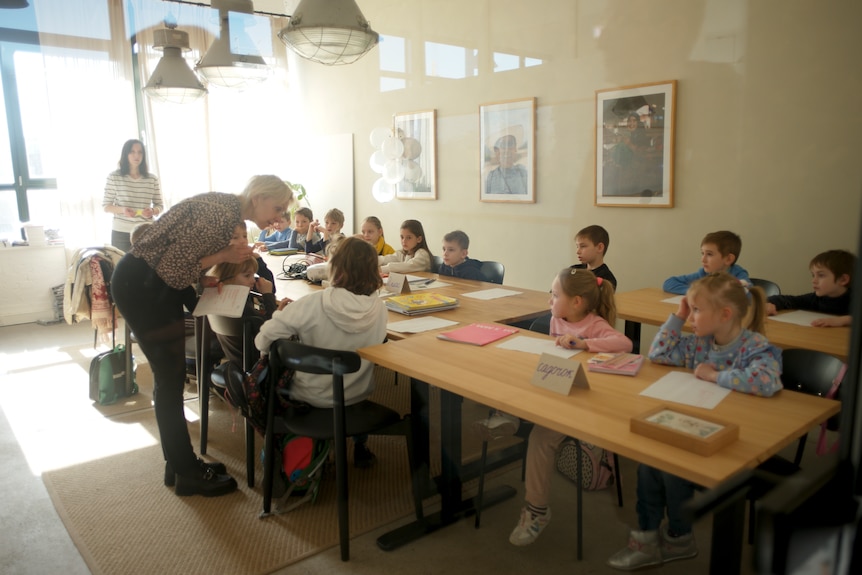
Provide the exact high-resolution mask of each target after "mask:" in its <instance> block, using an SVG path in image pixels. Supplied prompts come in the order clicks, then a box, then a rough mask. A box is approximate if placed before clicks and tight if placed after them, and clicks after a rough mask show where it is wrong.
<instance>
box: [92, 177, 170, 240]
mask: <svg viewBox="0 0 862 575" xmlns="http://www.w3.org/2000/svg"><path fill="white" fill-rule="evenodd" d="M108 206H122V207H124V208H132V209H134V210H142V209H144V208H154V209H156V208H157V209H158V210H159V211H163V210H164V208H165V206H164V201H163V200H162V188H161V186H160V185H159V178H157V177H156V176H154V175H153V174H150V175H149V176H142V177H140V178H138V179H135V178H133V177H131V176H121V175H120V171H119V170H117V171H114V172H111V173H110V174H108V181H107V182H106V183H105V197H104V198H103V199H102V207H103V208H106V207H108ZM148 221H150V219H148V218H145V217H143V216H132V217H128V216H126V215H125V214H114V223H113V226H112V229H114V230H115V231H118V232H124V233H131V231H132V230H133V229H135V226H137V225H138V224H140V223H143V222H148Z"/></svg>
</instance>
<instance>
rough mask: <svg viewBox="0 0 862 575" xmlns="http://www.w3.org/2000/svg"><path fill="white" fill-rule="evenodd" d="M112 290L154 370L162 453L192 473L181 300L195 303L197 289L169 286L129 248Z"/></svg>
mask: <svg viewBox="0 0 862 575" xmlns="http://www.w3.org/2000/svg"><path fill="white" fill-rule="evenodd" d="M111 293H112V295H113V297H114V302H115V303H116V304H117V308H118V309H119V310H120V313H121V314H122V315H123V318H125V320H126V321H127V322H128V324H129V327H131V329H132V331H133V332H134V334H135V337H136V338H137V340H138V343H139V345H140V346H141V350H143V352H144V355H146V356H147V360H148V361H149V363H150V367H151V368H152V370H153V380H154V390H153V399H154V403H155V412H156V422H157V423H158V426H159V436H160V438H161V443H162V450H163V452H164V455H165V459H166V460H167V461H169V462H170V464H171V466H172V467H173V468H174V471H175V472H176V473H178V474H180V475H191V474H193V473H194V472H195V471H196V470H197V464H196V459H197V456H196V455H195V453H194V450H193V449H192V441H191V437H190V436H189V430H188V425H187V423H186V418H185V414H184V413H183V386H184V385H185V378H186V371H185V321H184V320H183V305H184V304H187V305H190V306H191V308H190V309H193V308H194V303H195V301H196V298H195V291H194V289H193V288H191V287H188V288H185V289H182V290H178V289H174V288H172V287H170V286H168V285H167V284H166V283H165V282H164V281H162V279H161V278H160V277H159V276H158V275H157V274H156V272H155V270H153V269H152V268H151V267H150V266H149V265H148V264H147V262H145V261H144V260H142V259H140V258H137V257H135V256H133V255H131V254H127V255H125V256H124V257H123V259H122V260H120V262H119V263H118V264H117V267H116V268H115V270H114V275H113V276H112V278H111Z"/></svg>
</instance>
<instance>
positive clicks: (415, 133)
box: [395, 110, 437, 200]
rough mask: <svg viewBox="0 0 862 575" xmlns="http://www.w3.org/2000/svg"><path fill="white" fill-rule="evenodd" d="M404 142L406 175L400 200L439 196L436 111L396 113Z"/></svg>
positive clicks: (425, 198)
mask: <svg viewBox="0 0 862 575" xmlns="http://www.w3.org/2000/svg"><path fill="white" fill-rule="evenodd" d="M395 127H396V128H397V129H398V131H399V134H400V135H401V137H402V142H403V143H404V162H405V177H404V179H403V180H401V181H400V182H398V185H397V188H396V192H395V196H396V197H397V198H398V199H401V200H436V199H437V110H423V111H419V112H408V113H402V114H395Z"/></svg>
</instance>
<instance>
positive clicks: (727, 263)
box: [661, 231, 748, 295]
mask: <svg viewBox="0 0 862 575" xmlns="http://www.w3.org/2000/svg"><path fill="white" fill-rule="evenodd" d="M740 251H742V240H741V239H740V237H739V236H738V235H736V234H735V233H733V232H728V231H720V232H712V233H709V234H706V236H704V238H703V241H702V242H700V254H701V256H700V263H701V265H702V266H703V267H702V268H701V269H699V270H697V271H696V272H694V273H693V274H688V275H682V276H673V277H669V278H667V279H666V280H664V284H663V285H662V286H661V287H662V289H663V290H664V291H666V292H670V293H675V294H679V295H684V294H685V293H686V290H688V286H690V285H691V283H692V282H694V281H696V280H699V279H700V278H702V277H704V276H706V275H708V274H712V273H716V272H727V273H729V274H730V275H732V276H733V277H735V278H737V279H740V280H745V281H746V282H748V272H747V271H745V269H743V268H741V267H740V266H739V265H737V263H736V262H737V260H739V252H740Z"/></svg>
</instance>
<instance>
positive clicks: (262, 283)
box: [254, 278, 272, 293]
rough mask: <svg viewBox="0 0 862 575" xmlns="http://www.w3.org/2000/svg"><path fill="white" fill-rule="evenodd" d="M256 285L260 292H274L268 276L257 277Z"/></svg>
mask: <svg viewBox="0 0 862 575" xmlns="http://www.w3.org/2000/svg"><path fill="white" fill-rule="evenodd" d="M254 287H255V289H256V290H257V291H259V292H260V293H272V282H271V281H269V280H268V279H266V278H257V279H256V280H254Z"/></svg>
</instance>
